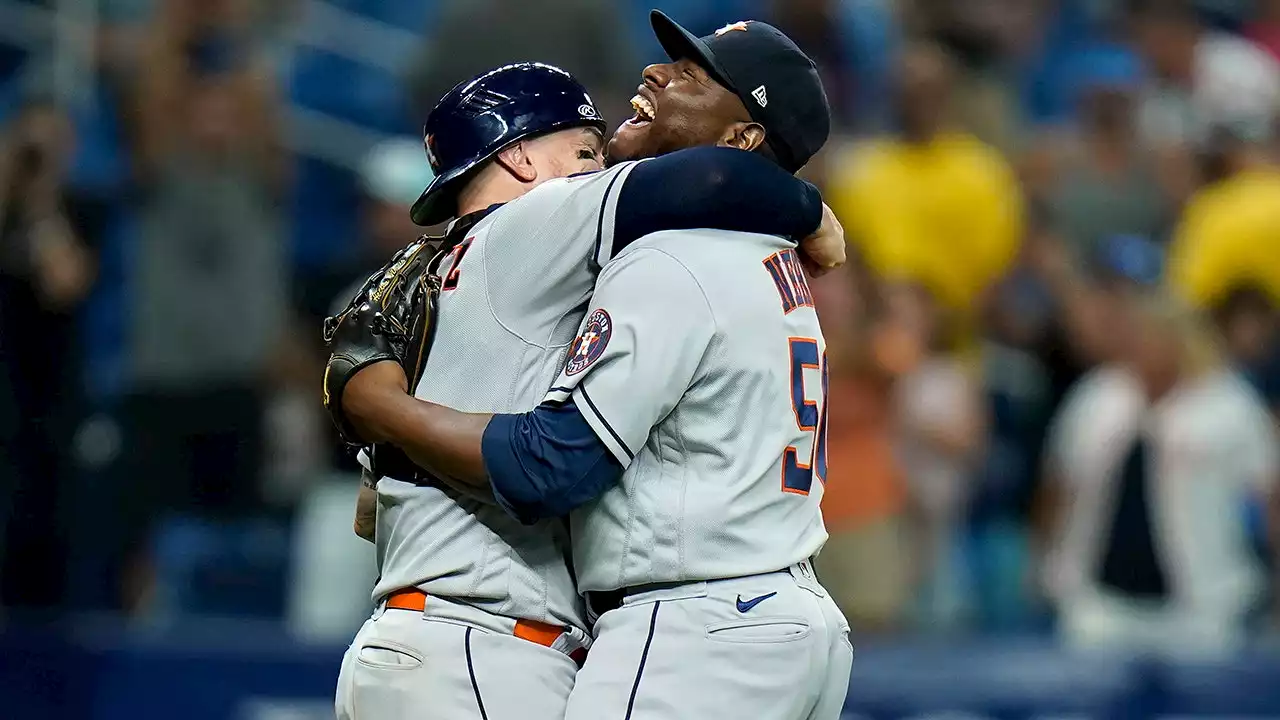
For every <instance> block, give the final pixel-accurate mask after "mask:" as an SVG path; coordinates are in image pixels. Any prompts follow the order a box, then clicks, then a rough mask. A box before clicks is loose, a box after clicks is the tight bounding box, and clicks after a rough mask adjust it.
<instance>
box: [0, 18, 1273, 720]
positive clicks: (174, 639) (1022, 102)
mask: <svg viewBox="0 0 1280 720" xmlns="http://www.w3.org/2000/svg"><path fill="white" fill-rule="evenodd" d="M652 5H657V6H658V7H660V8H661V9H663V10H665V11H667V12H668V13H669V14H671V15H672V16H673V17H675V18H677V19H678V20H680V21H681V22H683V23H685V24H686V25H687V26H688V27H690V28H691V29H693V30H695V31H698V32H704V33H705V32H710V31H711V30H714V29H716V28H718V27H720V26H722V25H724V24H727V23H729V22H732V21H736V20H739V19H743V18H758V19H764V20H769V21H771V22H773V23H774V24H776V25H778V26H780V27H781V28H782V29H784V30H785V31H786V32H788V33H789V34H791V35H792V36H793V37H794V38H795V39H796V40H797V41H798V43H799V44H800V45H801V46H802V47H804V48H805V49H806V50H808V51H809V52H810V53H811V54H812V55H813V56H814V57H815V59H816V60H817V61H818V62H819V64H820V66H821V69H822V71H823V73H824V75H825V77H826V81H827V86H828V90H829V93H830V95H831V99H832V103H833V106H834V107H835V110H836V115H837V132H836V134H835V136H834V137H833V139H832V142H831V143H830V146H829V148H828V149H827V151H825V152H824V153H823V154H822V156H821V157H820V158H819V159H818V160H817V161H816V162H815V163H813V164H812V165H811V166H810V167H809V168H807V169H806V173H807V174H808V175H809V176H810V177H811V179H813V180H815V181H816V182H818V183H819V184H820V185H822V186H823V187H824V189H825V191H826V193H827V198H828V200H829V202H830V203H831V204H832V205H833V207H834V208H835V209H836V211H837V212H838V213H839V214H840V215H841V217H842V220H843V222H844V223H845V225H846V228H847V229H848V230H849V235H850V239H851V242H852V243H853V244H854V246H855V249H856V253H854V257H855V262H854V263H852V265H853V268H852V269H851V271H850V272H849V273H841V274H838V275H836V276H834V277H829V278H824V279H823V280H822V281H820V282H818V283H817V292H818V295H819V308H820V312H822V313H823V317H824V327H825V328H826V329H827V332H828V334H829V340H830V343H831V353H832V357H833V360H832V362H833V368H834V370H833V379H832V391H831V392H832V394H831V408H832V410H831V428H830V430H829V432H830V435H831V438H830V442H831V445H830V446H831V454H832V458H831V465H832V468H833V469H832V472H831V477H830V478H829V485H828V494H829V498H828V502H827V503H826V507H825V508H824V510H825V511H826V512H827V514H828V523H829V526H830V528H831V530H832V532H833V541H832V546H831V547H832V550H833V552H831V553H830V555H829V557H828V558H825V560H826V564H827V566H828V567H826V568H824V572H825V573H826V574H825V575H824V577H826V578H827V581H828V583H829V584H831V585H832V586H839V587H840V588H841V590H840V592H842V593H844V594H845V595H846V597H848V598H853V599H852V600H850V601H849V603H850V607H848V608H846V609H847V610H848V611H849V614H850V615H851V617H852V619H853V620H854V624H855V634H856V636H857V638H856V643H855V644H856V645H857V646H858V648H859V653H858V660H857V662H856V664H855V671H854V676H853V678H852V680H851V691H850V696H849V697H850V699H849V714H848V717H850V718H853V717H864V716H865V717H872V718H876V719H877V720H890V719H897V718H905V717H909V716H911V717H914V716H925V715H929V716H939V714H940V713H945V712H963V713H968V714H969V715H967V716H974V717H1001V718H1031V717H1046V718H1047V717H1081V718H1084V717H1089V718H1103V717H1115V718H1136V717H1155V716H1161V717H1175V716H1184V717H1253V718H1261V717H1280V690H1277V688H1280V654H1277V653H1276V652H1275V651H1273V650H1271V649H1270V648H1271V647H1272V646H1273V645H1274V642H1273V637H1274V635H1275V633H1274V629H1275V628H1276V627H1277V619H1280V613H1278V612H1277V611H1275V610H1274V609H1273V608H1274V607H1275V603H1272V602H1271V600H1270V599H1269V598H1268V599H1263V600H1262V601H1261V602H1259V603H1258V608H1257V611H1256V612H1254V613H1252V614H1251V615H1250V616H1249V618H1248V620H1247V621H1242V622H1247V624H1246V626H1245V627H1243V628H1241V629H1240V632H1241V633H1243V634H1244V635H1246V636H1247V637H1248V638H1249V639H1250V642H1249V643H1248V645H1249V647H1247V648H1246V649H1242V650H1239V651H1235V652H1231V653H1227V654H1222V653H1216V654H1212V655H1211V656H1206V655H1203V654H1201V655H1198V656H1196V657H1194V658H1191V659H1188V658H1186V657H1184V656H1182V655H1177V654H1174V655H1161V654H1159V653H1157V654H1154V655H1153V654H1151V653H1150V652H1148V651H1150V650H1151V648H1148V647H1130V646H1126V643H1124V642H1123V641H1121V640H1117V642H1116V643H1114V644H1113V646H1110V647H1107V648H1105V649H1104V650H1095V651H1091V652H1085V651H1078V650H1075V649H1068V648H1066V647H1064V639H1063V637H1062V635H1061V633H1058V632H1055V623H1054V619H1055V616H1056V615H1057V614H1058V611H1059V610H1060V609H1061V608H1059V607H1057V606H1056V603H1055V600H1054V599H1053V598H1052V595H1051V594H1050V593H1047V592H1046V590H1045V588H1046V583H1045V582H1044V575H1045V574H1046V573H1045V572H1044V571H1045V564H1044V561H1043V558H1044V554H1045V552H1046V551H1047V550H1051V549H1052V548H1048V547H1046V545H1045V542H1046V540H1045V538H1046V535H1045V534H1044V533H1043V524H1042V519H1043V513H1042V512H1040V511H1041V510H1043V505H1044V504H1045V503H1044V502H1041V500H1042V499H1043V496H1044V495H1045V493H1044V492H1043V489H1044V488H1043V487H1042V486H1043V481H1044V477H1043V475H1042V473H1041V471H1040V465H1041V464H1040V458H1041V456H1042V455H1043V454H1044V447H1043V446H1044V445H1045V438H1046V434H1047V432H1048V430H1047V428H1048V427H1049V425H1050V422H1051V418H1053V417H1054V414H1055V409H1056V407H1057V404H1058V402H1059V401H1060V400H1061V398H1062V396H1063V394H1064V393H1065V392H1066V390H1067V389H1068V388H1069V387H1070V386H1071V384H1072V383H1073V382H1074V380H1075V379H1076V378H1077V377H1079V375H1080V374H1081V373H1082V372H1084V371H1085V370H1086V369H1088V368H1089V367H1091V366H1093V365H1094V364H1096V363H1097V362H1099V361H1100V358H1104V357H1107V355H1106V353H1105V352H1103V351H1101V350H1099V349H1098V347H1099V346H1101V345H1106V343H1105V342H1104V341H1103V340H1100V337H1102V336H1105V335H1106V330H1107V329H1108V323H1107V322H1105V320H1106V318H1105V317H1104V318H1103V322H1101V323H1099V322H1097V318H1096V317H1094V316H1095V315H1096V314H1097V313H1096V312H1095V313H1094V315H1090V314H1089V312H1087V311H1086V310H1087V308H1089V307H1093V306H1094V305H1096V304H1098V303H1105V302H1106V301H1105V300H1102V299H1099V297H1095V295H1096V294H1097V293H1099V292H1101V291H1100V290H1099V288H1101V287H1103V286H1106V285H1107V283H1112V282H1116V281H1120V282H1124V283H1129V284H1132V285H1134V286H1137V287H1147V286H1152V285H1159V284H1161V283H1164V282H1166V279H1162V278H1161V277H1159V276H1160V270H1161V268H1162V267H1163V266H1165V265H1166V264H1167V265H1168V267H1169V273H1168V275H1170V278H1169V279H1168V280H1169V281H1171V282H1172V283H1173V285H1174V287H1175V290H1176V292H1175V295H1181V296H1184V297H1189V298H1190V299H1191V300H1192V301H1193V303H1194V304H1195V307H1196V312H1197V313H1202V314H1203V318H1204V319H1206V320H1211V321H1213V323H1215V326H1216V327H1217V328H1218V329H1219V330H1222V331H1223V333H1222V337H1221V338H1219V344H1220V345H1221V346H1222V347H1223V348H1225V350H1226V354H1227V362H1230V363H1232V364H1234V365H1235V366H1236V367H1237V368H1238V369H1239V371H1240V372H1241V375H1242V376H1243V377H1246V378H1248V379H1249V381H1250V382H1252V383H1253V384H1254V386H1255V387H1256V389H1257V392H1258V394H1259V396H1260V397H1262V398H1264V399H1265V401H1266V403H1267V405H1268V407H1271V408H1280V405H1278V404H1277V401H1278V400H1280V397H1278V396H1277V395H1276V392H1277V390H1278V388H1280V383H1278V382H1277V381H1280V374H1278V372H1277V370H1276V368H1277V363H1276V362H1275V358H1276V355H1277V353H1276V347H1275V345H1276V344H1275V342H1274V340H1273V338H1274V336H1275V328H1276V317H1275V313H1274V298H1275V297H1277V296H1280V292H1278V291H1280V282H1278V281H1277V280H1278V278H1280V212H1277V211H1280V189H1277V187H1280V183H1277V182H1272V181H1273V180H1274V179H1275V176H1274V175H1272V174H1271V173H1272V171H1271V170H1270V164H1269V163H1270V158H1271V153H1272V151H1274V150H1275V147H1274V129H1275V126H1274V121H1275V117H1274V111H1275V108H1276V107H1277V100H1278V99H1280V73H1278V72H1277V71H1276V70H1275V68H1274V66H1273V65H1272V64H1273V63H1274V62H1275V59H1274V57H1275V56H1277V55H1278V54H1280V2H1275V1H1274V0H1259V1H1258V2H1256V3H1251V2H1233V1H1232V0H1217V1H1215V2H1210V1H1209V0H1205V2H1201V3H1197V4H1195V7H1194V8H1193V9H1194V10H1195V15H1194V22H1193V23H1190V24H1188V22H1184V21H1183V20H1181V19H1179V18H1175V17H1174V16H1173V15H1168V14H1161V13H1160V12H1153V11H1152V6H1160V7H1156V10H1161V9H1162V8H1163V9H1167V7H1165V6H1168V5H1169V4H1167V3H1144V4H1143V5H1145V6H1147V7H1136V8H1135V7H1134V4H1133V3H1128V2H1122V1H1121V0H932V1H930V0H915V1H908V0H778V1H777V2H773V1H772V0H671V1H667V2H656V3H654V2H639V1H638V0H276V1H275V2H272V1H270V0H256V1H255V0H46V1H43V2H41V1H38V0H0V123H2V125H0V126H2V127H3V128H4V131H3V135H0V138H2V139H3V142H2V143H0V188H3V190H4V192H3V193H0V203H3V204H0V219H2V220H3V222H0V538H2V539H0V553H2V554H3V566H2V568H0V708H2V709H0V716H3V717H6V718H64V717H65V718H117V717H119V718H125V717H128V718H148V717H173V716H177V715H179V714H181V715H183V716H186V717H188V718H193V719H195V718H210V719H213V718H237V719H246V720H247V719H253V720H284V719H286V718H287V719H289V720H293V719H295V718H320V717H330V716H331V712H332V711H331V699H330V698H331V690H332V685H333V681H334V678H335V676H336V672H337V665H338V660H339V658H340V656H341V652H342V649H343V648H344V646H345V643H346V641H347V640H348V639H349V637H350V635H351V634H352V633H353V632H354V630H355V628H356V627H357V626H358V624H359V622H360V621H361V619H362V618H363V615H364V614H365V612H366V611H367V607H368V597H367V592H366V588H367V587H368V586H369V583H370V582H371V581H372V574H373V569H372V567H371V562H372V552H371V548H370V547H369V546H367V545H365V544H363V543H362V542H361V541H359V540H357V539H355V538H354V536H353V535H352V534H351V532H350V518H351V508H352V501H353V498H354V494H355V488H356V480H355V476H354V475H353V474H352V466H351V464H350V462H349V460H348V459H346V458H343V457H341V456H339V455H337V454H336V453H335V452H334V451H333V450H332V444H331V442H330V438H329V429H328V426H327V420H326V419H325V418H324V417H322V416H321V415H320V411H321V410H320V407H319V403H318V402H317V393H316V388H317V387H318V377H319V368H320V367H321V364H322V362H323V355H322V353H321V350H320V348H319V346H318V339H317V335H318V331H317V329H318V327H319V323H318V319H319V318H320V317H322V316H323V315H324V314H325V313H326V312H327V311H328V310H329V308H330V307H331V306H332V305H333V303H334V302H335V301H336V300H338V299H339V298H340V297H341V296H342V295H343V293H344V290H345V289H346V288H348V287H349V286H350V285H351V284H352V282H354V281H355V280H356V279H357V278H360V277H362V276H363V274H365V273H367V272H369V270H370V269H371V268H373V267H376V266H377V265H380V264H381V260H380V258H382V257H383V256H385V255H387V254H388V253H389V252H390V249H391V248H393V247H396V246H398V245H399V244H402V243H403V242H405V241H407V240H408V239H409V238H410V237H412V234H413V233H414V232H415V231H414V229H413V228H412V226H410V225H408V224H407V218H406V217H405V207H406V205H407V203H408V202H409V201H410V200H411V199H412V198H413V197H414V196H416V194H417V192H418V190H419V189H420V188H421V187H422V186H423V184H424V183H425V182H426V180H427V179H428V177H427V175H426V173H427V172H428V171H427V169H426V164H425V161H424V158H423V156H422V153H421V150H420V144H419V141H418V139H417V137H416V136H415V133H416V132H417V128H418V127H419V126H420V123H421V119H422V117H423V114H424V112H425V109H426V108H429V107H430V105H431V103H432V102H433V101H434V99H435V98H436V97H438V96H439V94H441V93H442V92H443V91H444V90H445V89H447V88H448V87H449V86H450V85H452V84H453V83H454V82H456V81H458V80H460V79H463V78H465V77H468V76H470V75H471V74H473V73H474V72H476V71H479V70H482V69H485V68H488V67H491V66H493V65H496V64H499V63H501V62H505V61H513V60H525V59H537V60H544V61H547V62H552V63H554V64H557V65H561V66H563V67H565V68H566V69H569V70H570V71H572V72H574V73H575V74H577V75H578V76H579V77H580V79H582V80H583V82H584V83H585V84H586V85H587V86H588V87H589V88H590V89H591V90H592V92H593V95H594V96H595V97H596V99H597V100H598V101H599V103H600V105H601V107H602V109H603V110H604V111H605V112H606V114H607V116H608V117H609V118H612V119H614V120H617V121H621V119H622V118H623V117H624V116H625V115H629V114H630V110H629V109H628V107H627V105H626V102H625V98H628V97H630V95H631V94H632V92H633V91H632V88H634V87H635V85H636V84H637V83H638V82H639V72H638V71H639V69H640V68H641V67H642V66H643V64H644V63H646V62H652V61H656V60H659V59H660V54H659V49H658V47H657V45H656V43H655V42H654V41H653V40H652V38H651V37H650V35H649V32H648V28H647V22H646V20H645V17H646V12H647V10H648V9H649V8H650V7H651V6H652ZM1135 10H1136V15H1135V14H1134V11H1135ZM1171 18H1173V19H1171ZM922 41H925V42H922ZM1224 130H1225V131H1227V132H1228V136H1229V138H1231V142H1233V143H1234V144H1232V145H1231V147H1232V148H1234V151H1235V152H1237V156H1239V157H1247V160H1248V164H1249V166H1250V168H1251V169H1250V174H1249V177H1248V178H1247V179H1249V180H1250V182H1248V183H1239V182H1238V183H1236V184H1235V185H1231V186H1230V190H1231V192H1230V195H1229V197H1228V198H1227V199H1223V193H1221V192H1219V191H1220V190H1221V189H1222V187H1223V186H1222V185H1221V183H1222V182H1226V183H1231V182H1232V180H1233V179H1235V180H1239V178H1231V177H1228V178H1226V179H1225V180H1222V179H1221V178H1220V177H1219V178H1218V183H1219V184H1217V185H1213V183H1212V182H1211V181H1212V180H1213V179H1214V178H1212V177H1210V176H1209V175H1207V174H1206V173H1204V172H1201V171H1202V170H1205V169H1206V164H1205V162H1204V161H1205V159H1206V157H1207V153H1206V152H1205V151H1206V150H1207V149H1213V148H1219V149H1220V148H1221V147H1222V146H1221V145H1215V144H1214V143H1221V142H1222V140H1221V132H1222V131H1224ZM1219 171H1220V169H1219ZM1211 195H1212V197H1211ZM1215 198H1216V200H1215ZM1240 218H1246V220H1240ZM42 223H43V224H42ZM51 228H52V229H51ZM35 237H39V238H41V240H40V241H39V242H32V241H31V238H35ZM1171 245H1172V246H1173V247H1175V248H1176V250H1175V252H1174V253H1173V255H1174V257H1173V258H1172V260H1171V261H1170V262H1169V263H1165V262H1163V261H1164V259H1165V257H1166V256H1167V255H1168V254H1169V253H1168V252H1167V248H1169V247H1170V246H1171ZM529 252H538V249H537V248H530V249H529ZM1170 302H1172V300H1171V301H1170ZM1090 303H1093V304H1094V305H1091V304H1090ZM1082 308H1085V310H1082ZM1103 312H1104V315H1105V310H1104V311H1103ZM1091 317H1093V318H1094V321H1093V322H1092V323H1091V322H1089V321H1088V318H1091ZM227 338H235V339H236V342H235V343H234V344H233V343H227V342H222V341H223V340H225V339H227ZM233 345H234V347H232V346H233ZM1239 505H1240V507H1239V518H1238V522H1239V524H1240V525H1241V526H1242V527H1244V528H1247V530H1248V532H1249V533H1250V534H1251V537H1252V538H1254V539H1255V540H1256V544H1257V546H1258V547H1257V552H1258V554H1259V556H1260V557H1261V558H1262V559H1263V560H1264V561H1267V560H1269V555H1270V551H1269V547H1268V543H1267V541H1266V537H1267V530H1268V526H1267V523H1266V522H1265V520H1264V519H1263V518H1264V516H1265V512H1264V508H1263V505H1264V502H1263V498H1261V497H1242V498H1241V500H1240V503H1239ZM1236 521H1237V520H1233V521H1232V522H1236ZM1049 542H1051V541H1049ZM1172 634H1175V635H1176V634H1177V633H1176V628H1175V629H1174V630H1173V631H1172ZM1139 651H1142V652H1139ZM952 716H955V715H952Z"/></svg>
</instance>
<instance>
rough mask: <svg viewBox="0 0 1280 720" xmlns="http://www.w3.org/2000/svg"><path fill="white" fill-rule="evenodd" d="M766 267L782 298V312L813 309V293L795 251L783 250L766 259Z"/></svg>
mask: <svg viewBox="0 0 1280 720" xmlns="http://www.w3.org/2000/svg"><path fill="white" fill-rule="evenodd" d="M764 267H765V269H766V270H768V271H769V276H770V277H772V278H773V284H774V285H775V286H777V288H778V295H779V297H781V298H782V312H783V313H784V314H785V313H789V312H791V311H792V310H795V309H796V308H802V307H813V292H812V291H810V290H809V283H808V281H806V280H805V278H804V268H802V267H801V266H800V256H799V255H796V251H795V250H783V251H782V252H779V253H774V254H773V255H770V256H769V257H767V258H765V259H764Z"/></svg>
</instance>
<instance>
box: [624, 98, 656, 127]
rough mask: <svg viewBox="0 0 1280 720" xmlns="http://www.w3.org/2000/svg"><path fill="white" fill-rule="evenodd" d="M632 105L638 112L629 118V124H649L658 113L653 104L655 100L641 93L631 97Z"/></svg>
mask: <svg viewBox="0 0 1280 720" xmlns="http://www.w3.org/2000/svg"><path fill="white" fill-rule="evenodd" d="M631 107H632V108H633V109H634V110H635V111H636V114H635V115H634V116H632V117H631V119H629V120H627V124H628V125H631V126H638V125H648V124H649V123H651V122H653V118H654V117H655V116H656V115H657V108H655V107H654V106H653V101H651V100H649V99H648V98H646V97H642V96H640V95H636V96H635V97H633V98H631Z"/></svg>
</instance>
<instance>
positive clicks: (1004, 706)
mask: <svg viewBox="0 0 1280 720" xmlns="http://www.w3.org/2000/svg"><path fill="white" fill-rule="evenodd" d="M341 654H342V648H341V647H333V646H317V645H300V644H298V643H296V642H295V641H293V640H291V639H289V638H288V637H286V636H285V635H283V634H282V633H281V632H280V631H279V628H278V626H276V625H275V624H270V623H268V624H264V625H262V626H261V627H258V626H253V625H251V624H246V622H245V621H244V620H243V619H240V620H237V621H235V623H234V624H232V625H229V626H227V627H225V628H219V627H218V626H217V625H216V624H215V625H210V624H208V623H203V624H201V625H200V626H199V627H198V628H189V629H188V628H176V627H167V628H164V629H162V630H161V629H157V630H156V631H155V632H154V633H153V634H151V635H146V634H142V635H140V634H139V633H137V632H136V631H132V632H128V633H125V632H121V631H120V630H119V629H118V628H102V627H87V626H85V627H79V628H77V629H75V630H74V631H73V632H70V633H67V632H59V633H56V634H55V633H44V632H40V631H35V630H27V631H24V632H21V633H17V632H10V633H7V634H6V635H4V636H2V637H0V697H2V698H4V705H3V716H4V717H5V718H7V719H9V720H27V719H28V718H30V719H32V720H34V719H36V718H40V719H42V720H43V719H47V718H78V719H83V720H116V719H117V718H119V719H120V720H126V719H127V720H140V719H142V720H145V719H147V718H174V717H182V718H185V720H313V719H314V720H320V719H321V718H332V717H333V709H332V691H333V685H334V679H335V677H336V676H337V669H338V664H339V659H340V657H341ZM1277 676H1280V655H1276V654H1247V655H1243V656H1240V657H1236V658H1233V659H1231V660H1230V661H1227V662H1222V663H1218V662H1207V661H1172V660H1163V661H1155V660H1144V659H1139V658H1125V657H1116V656H1098V655H1076V654H1070V653H1064V652H1063V651H1061V650H1058V649H1054V648H1052V647H1050V646H1049V645H1046V644H1043V643H1042V642H1041V641H1031V640H1027V641H1017V640H1004V641H992V642H986V643H981V644H965V643H950V644H946V645H940V644H938V643H937V642H932V643H930V644H920V645H892V646H882V647H879V646H877V647H868V648H864V649H860V650H859V653H858V658H857V660H856V662H855V668H854V674H853V678H852V681H851V683H850V690H849V700H848V702H847V704H846V711H845V715H844V720H855V719H856V720H907V719H908V718H912V719H919V718H943V717H946V718H972V719H974V720H1049V719H1050V718H1053V719H1055V720H1066V719H1067V718H1071V719H1073V720H1148V719H1149V720H1157V719H1159V720H1173V718H1205V719H1208V718H1215V719H1224V718H1229V719H1232V720H1235V719H1239V720H1245V719H1246V718H1247V719H1248V720H1268V719H1274V718H1280V689H1277V686H1276V685H1275V683H1274V680H1273V679H1274V678H1275V677H1277Z"/></svg>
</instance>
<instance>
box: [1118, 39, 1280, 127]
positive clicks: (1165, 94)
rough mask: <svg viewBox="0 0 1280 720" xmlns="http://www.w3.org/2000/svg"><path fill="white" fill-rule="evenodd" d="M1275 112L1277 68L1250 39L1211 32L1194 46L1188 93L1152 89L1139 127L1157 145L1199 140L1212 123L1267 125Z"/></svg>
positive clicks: (1279, 99) (1279, 82)
mask: <svg viewBox="0 0 1280 720" xmlns="http://www.w3.org/2000/svg"><path fill="white" fill-rule="evenodd" d="M1278 108H1280V65H1277V64H1276V62H1275V60H1274V59H1272V57H1271V56H1270V55H1269V54H1268V53H1267V52H1266V51H1265V50H1263V49H1262V48H1260V47H1258V46H1257V45H1255V44H1253V43H1252V42H1249V41H1248V40H1245V39H1243V38H1240V37H1237V36H1234V35H1228V34H1225V33H1209V34H1206V35H1205V36H1204V37H1203V38H1202V39H1201V40H1200V42H1199V44H1198V45H1197V46H1196V56H1195V69H1194V77H1193V79H1192V88H1191V91H1190V92H1189V93H1187V92H1185V91H1182V90H1180V89H1178V88H1175V87H1171V86H1168V85H1159V84H1157V85H1154V86H1152V88H1151V90H1150V91H1148V93H1147V94H1146V96H1145V97H1144V98H1143V102H1142V105H1141V111H1140V124H1141V127H1142V131H1143V135H1144V137H1145V138H1146V139H1148V140H1151V141H1154V142H1156V143H1157V144H1167V143H1183V142H1198V141H1202V140H1203V139H1204V138H1205V136H1206V134H1207V132H1208V131H1209V129H1210V128H1211V127H1212V126H1213V125H1215V124H1219V123H1239V122H1253V121H1266V120H1269V119H1270V118H1271V117H1272V116H1273V115H1274V114H1275V112H1276V110H1277V109H1278Z"/></svg>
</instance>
